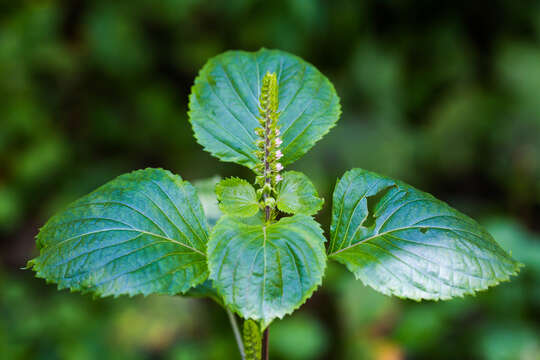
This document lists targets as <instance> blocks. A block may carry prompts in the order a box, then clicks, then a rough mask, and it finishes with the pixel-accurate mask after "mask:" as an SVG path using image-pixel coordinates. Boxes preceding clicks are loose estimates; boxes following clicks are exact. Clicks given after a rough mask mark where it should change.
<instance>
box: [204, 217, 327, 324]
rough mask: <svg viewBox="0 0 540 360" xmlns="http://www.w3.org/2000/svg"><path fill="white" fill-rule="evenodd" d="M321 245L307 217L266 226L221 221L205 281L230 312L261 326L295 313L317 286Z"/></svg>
mask: <svg viewBox="0 0 540 360" xmlns="http://www.w3.org/2000/svg"><path fill="white" fill-rule="evenodd" d="M324 242H325V239H324V237H323V235H322V230H321V228H320V226H319V224H318V223H317V222H315V220H313V219H312V218H311V217H310V216H306V215H294V216H292V217H286V218H282V219H280V220H279V221H278V222H276V223H272V224H267V223H265V222H263V220H262V219H260V218H257V217H253V218H239V217H233V216H223V217H222V218H221V220H220V221H219V222H218V223H217V224H216V226H215V227H214V229H213V231H212V234H211V235H210V241H209V243H208V265H209V268H210V278H211V279H212V280H214V284H215V286H216V288H217V290H218V292H219V293H220V294H221V295H222V296H223V298H224V301H225V303H226V304H227V305H228V306H229V307H230V308H231V309H232V310H234V311H236V312H238V313H239V314H240V315H242V317H244V318H246V319H248V318H251V319H254V320H258V321H261V322H262V324H263V326H266V325H268V324H270V322H271V321H272V320H273V319H275V318H276V317H279V318H281V317H283V316H284V315H285V314H290V313H291V312H292V311H294V309H296V308H298V307H299V306H300V305H301V304H303V303H304V301H305V300H306V299H307V298H308V297H309V296H311V294H312V293H313V291H315V289H316V287H317V286H318V285H320V283H321V280H322V276H323V273H324V269H325V266H326V254H325V249H324Z"/></svg>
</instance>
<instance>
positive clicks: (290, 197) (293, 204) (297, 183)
mask: <svg viewBox="0 0 540 360" xmlns="http://www.w3.org/2000/svg"><path fill="white" fill-rule="evenodd" d="M276 190H277V197H276V205H277V207H278V209H279V210H281V211H283V212H286V213H289V214H306V215H314V214H316V213H317V212H318V211H319V210H321V207H322V205H323V203H324V201H323V199H321V198H319V195H318V194H317V189H315V186H313V183H312V182H311V181H310V180H309V178H308V177H307V176H306V175H304V174H303V173H301V172H298V171H287V172H286V173H284V174H283V180H282V181H280V182H279V183H278V186H277V189H276Z"/></svg>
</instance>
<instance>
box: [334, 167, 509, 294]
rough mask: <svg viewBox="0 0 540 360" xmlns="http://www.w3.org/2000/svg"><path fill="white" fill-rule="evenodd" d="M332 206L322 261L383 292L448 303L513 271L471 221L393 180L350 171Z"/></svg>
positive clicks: (499, 279) (494, 245)
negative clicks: (326, 253)
mask: <svg viewBox="0 0 540 360" xmlns="http://www.w3.org/2000/svg"><path fill="white" fill-rule="evenodd" d="M333 202H334V203H333V210H332V225H331V241H330V246H329V257H330V258H331V259H334V260H337V261H339V262H341V263H343V264H345V265H346V266H347V268H348V269H349V270H351V271H352V272H353V273H354V274H355V276H356V277H357V278H358V279H360V280H362V282H363V283H364V284H367V285H369V286H371V287H373V288H374V289H376V290H378V291H380V292H382V293H384V294H387V295H390V294H392V295H397V296H400V297H406V298H411V299H415V300H420V299H449V298H452V297H455V296H463V295H465V294H473V293H474V292H475V291H478V290H484V289H487V288H488V287H489V286H493V285H496V284H498V283H499V282H500V281H504V280H508V279H509V277H510V275H515V274H516V273H517V272H518V270H519V264H518V263H516V262H515V261H514V260H513V259H512V258H511V257H510V256H509V255H508V254H507V253H506V252H505V251H504V250H502V249H501V248H500V247H499V245H498V244H497V243H496V242H495V240H494V239H493V238H492V237H491V235H489V233H487V232H486V231H485V230H484V229H483V228H482V227H481V226H480V225H479V224H478V223H477V222H476V221H474V220H473V219H471V218H469V217H468V216H466V215H463V214H462V213H460V212H458V211H456V210H454V209H453V208H451V207H450V206H448V205H447V204H446V203H444V202H442V201H440V200H437V199H435V198H434V197H433V196H431V195H429V194H427V193H424V192H421V191H419V190H417V189H415V188H413V187H412V186H410V185H407V184H404V183H402V182H400V181H396V180H393V179H390V178H387V177H384V176H380V175H377V174H375V173H372V172H369V171H365V170H362V169H354V170H351V171H349V172H347V173H346V174H345V175H344V176H343V178H342V179H341V180H340V181H339V182H338V184H337V186H336V189H335V192H334V198H333Z"/></svg>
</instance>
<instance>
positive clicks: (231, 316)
mask: <svg viewBox="0 0 540 360" xmlns="http://www.w3.org/2000/svg"><path fill="white" fill-rule="evenodd" d="M225 310H226V311H227V315H228V316H229V321H230V322H231V327H232V330H233V333H234V338H235V339H236V344H237V345H238V351H239V352H240V356H242V360H245V359H246V352H245V350H244V342H243V341H242V335H241V334H240V329H239V328H238V323H237V322H236V318H235V316H234V314H233V313H232V311H231V310H229V309H225Z"/></svg>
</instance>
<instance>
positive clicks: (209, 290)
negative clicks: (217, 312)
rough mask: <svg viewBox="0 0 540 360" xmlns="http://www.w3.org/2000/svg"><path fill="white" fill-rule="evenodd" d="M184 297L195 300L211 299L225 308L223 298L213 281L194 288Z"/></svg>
mask: <svg viewBox="0 0 540 360" xmlns="http://www.w3.org/2000/svg"><path fill="white" fill-rule="evenodd" d="M184 295H185V296H189V297H194V298H210V299H212V300H214V301H215V302H216V303H217V304H219V305H221V306H223V307H225V305H224V304H223V299H221V296H220V295H219V294H218V292H217V291H216V289H215V287H214V283H213V281H212V280H206V281H205V282H203V283H202V284H199V285H197V286H195V287H192V288H191V289H189V290H188V291H187V292H186V293H185V294H184Z"/></svg>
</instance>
